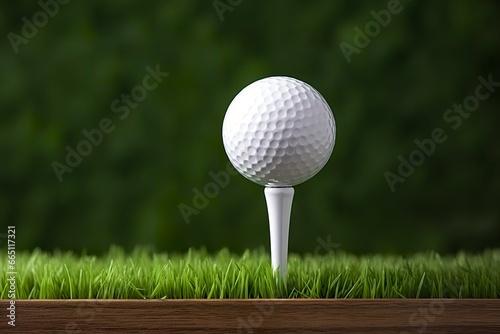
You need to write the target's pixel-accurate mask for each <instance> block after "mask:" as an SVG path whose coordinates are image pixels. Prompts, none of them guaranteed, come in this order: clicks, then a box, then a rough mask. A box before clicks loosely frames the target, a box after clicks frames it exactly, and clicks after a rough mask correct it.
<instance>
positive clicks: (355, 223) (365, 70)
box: [0, 0, 500, 253]
mask: <svg viewBox="0 0 500 334" xmlns="http://www.w3.org/2000/svg"><path fill="white" fill-rule="evenodd" d="M42 1H43V0H42ZM222 3H227V2H226V1H224V0H222ZM233 3H236V2H233ZM401 5H402V6H403V10H402V12H401V13H400V14H398V15H393V16H392V18H391V22H390V24H389V25H387V27H383V28H382V29H381V31H380V34H379V35H378V36H376V37H373V38H372V39H371V42H370V44H369V45H368V46H367V47H365V48H363V49H362V50H361V51H360V52H359V54H353V55H352V62H351V63H348V62H347V61H346V59H345V58H344V55H343V53H342V51H341V49H340V48H339V44H340V43H341V42H347V43H350V44H353V39H354V37H355V34H356V33H355V31H354V27H356V26H358V27H360V28H361V29H363V28H364V26H365V24H366V23H368V22H369V21H372V20H373V17H372V15H371V14H370V11H371V10H375V11H379V10H382V9H385V8H387V1H361V2H356V3H354V2H352V1H348V0H344V1H328V0H325V1H314V2H306V1H298V0H295V1H284V0H280V1H272V2H266V1H242V2H241V4H239V5H237V6H231V10H228V11H225V12H224V13H223V14H222V17H223V20H222V21H221V19H220V16H219V15H218V13H217V10H216V9H215V8H214V4H213V2H211V1H203V2H201V1H148V2H140V1H131V0H120V1H118V0H110V1H95V0H89V1H70V2H69V3H68V4H65V5H60V8H59V12H58V13H57V14H56V15H54V17H49V18H48V22H47V24H46V25H45V26H43V27H41V28H39V29H38V32H37V33H36V35H35V36H34V37H33V38H30V39H29V40H28V42H27V43H26V44H20V45H19V52H18V53H16V52H14V49H13V47H12V45H11V42H10V41H9V38H8V34H9V32H13V33H15V34H18V35H20V34H21V33H22V28H23V24H24V22H23V20H22V18H23V17H26V18H27V19H28V20H30V21H33V15H35V14H36V13H37V12H39V11H40V10H42V9H41V7H40V5H39V4H38V3H37V2H36V1H28V0H22V1H15V2H2V4H1V5H0V27H1V31H3V34H4V36H5V38H4V39H3V42H2V44H1V45H0V64H1V66H2V75H1V76H0V101H1V102H0V103H1V115H0V156H1V157H2V159H1V163H0V222H1V224H2V226H7V225H16V226H17V246H18V248H24V249H31V248H33V247H42V248H44V249H53V248H61V249H77V250H78V249H82V248H85V249H88V250H89V251H97V252H99V251H103V250H106V249H108V248H109V244H118V245H121V246H124V247H126V248H129V249H130V248H132V247H133V246H135V245H139V244H152V245H154V246H155V247H156V248H157V249H159V250H179V251H184V250H186V249H187V248H189V247H201V246H203V245H205V246H206V247H207V249H208V250H209V251H214V250H217V249H220V248H222V247H228V248H229V249H231V251H236V252H238V251H241V250H243V249H245V248H256V247H258V246H260V245H265V246H266V247H268V242H269V234H268V226H267V212H266V207H265V201H264V195H263V188H262V187H260V186H257V185H255V184H252V183H251V182H249V181H247V180H245V179H244V178H243V177H241V176H239V175H238V176H232V177H231V179H230V183H229V185H228V186H227V187H225V188H224V189H221V190H220V192H219V193H218V195H217V196H215V197H214V198H212V199H210V200H209V203H208V205H207V206H206V207H205V208H204V209H203V210H200V212H199V213H198V214H197V215H192V216H191V217H190V218H191V219H190V224H186V223H185V221H184V219H183V217H182V215H181V213H180V211H179V205H180V204H181V203H184V204H186V205H190V206H192V205H193V203H192V201H193V197H194V193H193V189H194V188H196V189H199V190H203V188H204V186H205V185H206V184H208V183H209V182H211V181H212V179H211V177H210V176H209V173H210V172H211V171H212V172H214V173H217V172H219V171H222V170H225V168H226V164H227V158H226V155H225V153H224V150H223V146H222V140H221V126H222V120H223V117H224V113H225V111H226V108H227V106H228V105H229V103H230V101H231V99H232V98H233V97H234V96H235V95H236V94H237V92H238V91H239V90H240V89H242V88H243V87H244V86H246V85H247V84H249V83H250V82H252V81H255V80H257V79H260V78H262V77H266V76H271V75H287V76H292V77H296V78H299V79H301V80H304V81H306V82H308V83H310V84H311V85H312V86H314V87H315V88H317V89H318V90H319V91H320V92H321V93H322V94H323V96H324V97H325V98H326V100H327V101H328V102H329V103H330V105H331V107H332V110H333V112H334V115H335V118H336V122H337V130H338V132H337V143H336V147H335V150H334V153H333V155H332V158H331V160H330V162H329V163H328V164H327V166H326V167H325V168H324V169H323V170H322V171H321V172H320V173H319V174H318V175H317V176H316V177H314V178H313V179H311V180H310V181H308V182H306V183H304V184H303V185H299V186H297V187H296V196H295V202H294V208H293V213H292V221H291V228H290V245H289V247H290V251H293V252H311V253H312V252H314V251H315V250H317V249H318V247H319V246H318V245H322V244H324V242H323V241H324V240H326V239H327V238H328V236H330V237H331V240H334V241H335V242H336V243H339V244H340V247H341V248H342V249H343V250H346V251H353V252H403V253H404V252H412V251H417V250H428V249H434V250H437V251H441V252H453V251H456V250H458V249H464V250H471V251H477V250H481V249H483V248H487V247H498V246H500V242H499V240H500V238H499V236H500V215H499V204H498V203H499V198H500V177H499V173H498V170H499V167H500V164H499V163H500V150H499V149H498V143H499V142H500V132H499V131H498V128H499V126H500V124H499V120H500V117H499V114H498V106H499V102H500V92H495V93H493V94H492V95H491V97H490V98H488V99H487V100H486V101H482V102H481V104H480V107H479V109H478V110H477V111H475V112H473V113H471V116H470V117H469V118H468V119H466V120H464V121H463V124H462V126H461V127H459V128H458V129H457V130H455V131H454V130H452V129H451V128H450V126H449V124H446V123H445V122H444V121H443V113H444V112H445V110H447V109H448V108H451V107H452V106H453V104H454V103H462V102H463V100H464V98H465V97H467V96H469V95H471V94H474V89H475V87H476V86H477V84H478V81H477V77H478V76H479V75H482V76H483V77H485V78H486V77H487V76H488V75H489V74H492V75H493V79H494V80H495V81H500V68H499V67H500V66H499V64H500V63H499V62H498V60H499V59H500V54H499V50H500V41H499V40H498V32H499V31H500V21H499V20H498V15H499V11H500V4H499V3H498V2H495V1H451V0H448V1H412V2H409V1H402V2H401ZM157 64H159V66H160V68H161V69H162V70H163V71H167V72H169V73H170V75H169V76H168V77H167V78H165V80H164V81H163V82H162V83H161V84H160V85H159V86H158V87H157V88H156V89H155V90H152V91H150V92H148V95H147V98H146V99H145V100H144V101H142V102H140V103H139V104H138V106H137V107H136V108H131V109H130V114H129V115H128V117H127V118H125V119H123V120H120V119H119V117H118V116H119V114H115V113H113V111H112V109H111V103H112V102H113V101H114V100H115V99H117V98H120V96H121V94H129V93H130V92H131V90H132V89H133V88H134V87H136V86H137V85H141V83H142V80H143V78H144V76H145V75H146V74H147V71H146V67H147V66H150V67H151V68H155V66H156V65H157ZM103 118H109V119H111V120H112V122H113V124H114V125H115V126H116V128H115V130H114V131H113V132H112V133H110V134H107V135H105V136H104V138H103V141H102V144H100V145H98V146H95V147H93V151H92V153H91V154H90V155H88V156H86V157H84V158H83V161H82V163H81V164H80V165H79V166H77V167H76V168H74V170H73V172H72V173H66V174H64V180H63V182H59V181H58V179H57V177H56V175H55V173H54V170H53V167H52V163H53V162H54V161H58V162H61V163H64V160H65V156H66V153H67V152H66V146H68V145H69V146H70V147H72V148H73V149H75V148H76V146H77V144H78V143H79V142H80V141H81V140H82V139H85V137H84V136H83V134H82V130H84V129H87V130H91V129H94V128H96V127H98V125H99V122H100V121H101V120H102V119H103ZM437 127H441V128H443V129H444V130H445V132H446V134H447V135H448V139H447V141H446V142H444V143H443V144H440V145H438V146H437V147H436V150H435V153H434V154H433V155H431V156H430V157H428V158H427V159H426V160H425V162H424V163H423V164H422V165H421V166H419V167H417V168H416V170H415V172H414V173H413V175H411V176H410V177H408V178H407V179H406V181H405V182H404V183H398V184H397V185H396V191H395V192H391V191H390V189H389V187H388V184H387V182H386V180H385V178H384V173H385V172H386V171H391V172H393V173H396V172H397V168H398V164H399V161H398V159H397V157H398V156H399V155H402V156H403V157H406V158H408V155H409V154H410V153H411V152H412V150H414V149H415V148H416V146H415V144H414V140H415V139H424V138H428V137H430V134H431V132H432V130H433V129H435V128H437ZM0 233H2V231H0ZM325 251H327V250H325Z"/></svg>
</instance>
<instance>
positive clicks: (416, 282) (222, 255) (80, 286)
mask: <svg viewBox="0 0 500 334" xmlns="http://www.w3.org/2000/svg"><path fill="white" fill-rule="evenodd" d="M5 253H6V252H5ZM269 262H270V261H269V255H268V254H266V253H265V252H263V251H262V250H261V251H247V252H245V253H244V254H243V255H239V256H238V255H234V254H230V253H229V252H228V251H227V250H222V251H221V252H219V253H217V254H215V255H207V253H206V252H204V251H195V250H191V251H189V252H188V253H187V254H166V253H159V254H157V253H153V252H151V251H149V250H147V249H144V248H137V249H136V250H134V251H133V252H132V253H130V254H125V253H124V252H123V251H122V250H121V249H119V248H116V247H112V248H111V249H110V251H109V252H108V253H107V254H106V255H105V256H102V257H94V256H85V255H82V256H77V255H75V254H73V253H70V252H69V253H63V252H54V253H51V254H49V253H44V252H41V251H38V250H35V251H33V252H31V253H25V252H23V253H18V254H17V258H16V270H17V283H16V293H17V295H16V298H18V299H26V298H29V299H52V298H62V299H72V298H105V299H106V298H439V297H443V298H499V297H500V250H488V251H484V252H483V253H481V254H465V253H459V254H457V255H456V256H446V257H445V256H440V255H438V254H436V253H425V254H424V253H422V254H416V255H413V256H409V257H402V256H386V255H384V256H382V255H372V256H354V255H350V254H346V253H342V252H337V253H334V254H330V255H326V256H311V255H308V256H298V255H293V254H292V255H290V258H289V270H288V275H287V278H286V280H282V279H279V278H276V277H275V276H274V275H273V271H272V269H271V266H270V263H269ZM0 268H2V271H1V272H0V284H1V285H0V289H1V290H0V298H1V299H6V298H7V297H8V291H7V290H8V284H7V281H6V278H7V277H6V272H7V270H6V268H7V256H1V259H0Z"/></svg>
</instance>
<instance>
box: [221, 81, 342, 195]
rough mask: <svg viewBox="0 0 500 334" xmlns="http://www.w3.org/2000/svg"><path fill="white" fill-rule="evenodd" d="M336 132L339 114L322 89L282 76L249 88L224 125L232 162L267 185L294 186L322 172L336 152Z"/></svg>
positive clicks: (227, 148)
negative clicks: (328, 102) (321, 92)
mask: <svg viewBox="0 0 500 334" xmlns="http://www.w3.org/2000/svg"><path fill="white" fill-rule="evenodd" d="M335 133H336V130H335V119H334V117H333V114H332V111H331V109H330V107H329V106H328V104H327V103H326V101H325V99H324V98H323V97H322V96H321V94H320V93H319V92H318V91H316V90H315V89H314V88H312V87H311V86H310V85H308V84H306V83H305V82H302V81H300V80H297V79H294V78H290V77H282V76H281V77H269V78H265V79H261V80H258V81H255V82H253V83H252V84H250V85H248V86H247V87H245V88H244V89H243V90H242V91H241V92H239V93H238V95H236V97H235V98H234V99H233V101H232V102H231V104H230V105H229V107H228V110H227V112H226V116H225V118H224V123H223V125H222V139H223V143H224V148H225V150H226V153H227V155H228V157H229V160H230V161H231V163H232V164H233V166H234V167H235V168H236V169H237V170H238V171H239V172H240V173H241V174H242V175H243V176H245V177H246V178H247V179H249V180H251V181H253V182H255V183H258V184H260V185H263V186H268V187H290V186H294V185H297V184H299V183H302V182H304V181H307V180H308V179H310V178H311V177H313V176H314V175H315V174H317V173H318V172H319V171H320V170H321V168H323V166H324V165H325V164H326V163H327V161H328V159H329V158H330V155H331V154H332V151H333V147H334V145H335Z"/></svg>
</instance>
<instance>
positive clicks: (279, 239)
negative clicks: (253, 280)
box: [264, 187, 294, 277]
mask: <svg viewBox="0 0 500 334" xmlns="http://www.w3.org/2000/svg"><path fill="white" fill-rule="evenodd" d="M264 194H265V196H266V203H267V212H268V215H269V232H270V235H271V263H272V266H273V269H274V270H275V271H276V269H278V268H279V272H280V275H281V277H285V275H286V269H287V261H288V230H289V226H290V214H291V212H292V201H293V194H294V189H293V188H292V187H285V188H272V187H266V188H265V189H264Z"/></svg>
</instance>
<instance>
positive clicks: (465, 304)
mask: <svg viewBox="0 0 500 334" xmlns="http://www.w3.org/2000/svg"><path fill="white" fill-rule="evenodd" d="M15 306H16V322H15V324H16V326H15V327H12V326H10V325H8V324H7V322H8V321H9V318H8V317H7V314H8V312H9V311H8V310H7V307H9V301H8V300H1V301H0V309H1V313H2V315H1V317H0V319H1V324H0V333H2V334H3V333H71V334H77V333H120V334H125V333H399V334H402V333H405V334H406V333H500V299H455V300H453V299H291V300H287V299H261V300H255V299H250V300H235V299H226V300H193V299H185V300H134V299H132V300H130V299H129V300H17V301H16V303H15Z"/></svg>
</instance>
